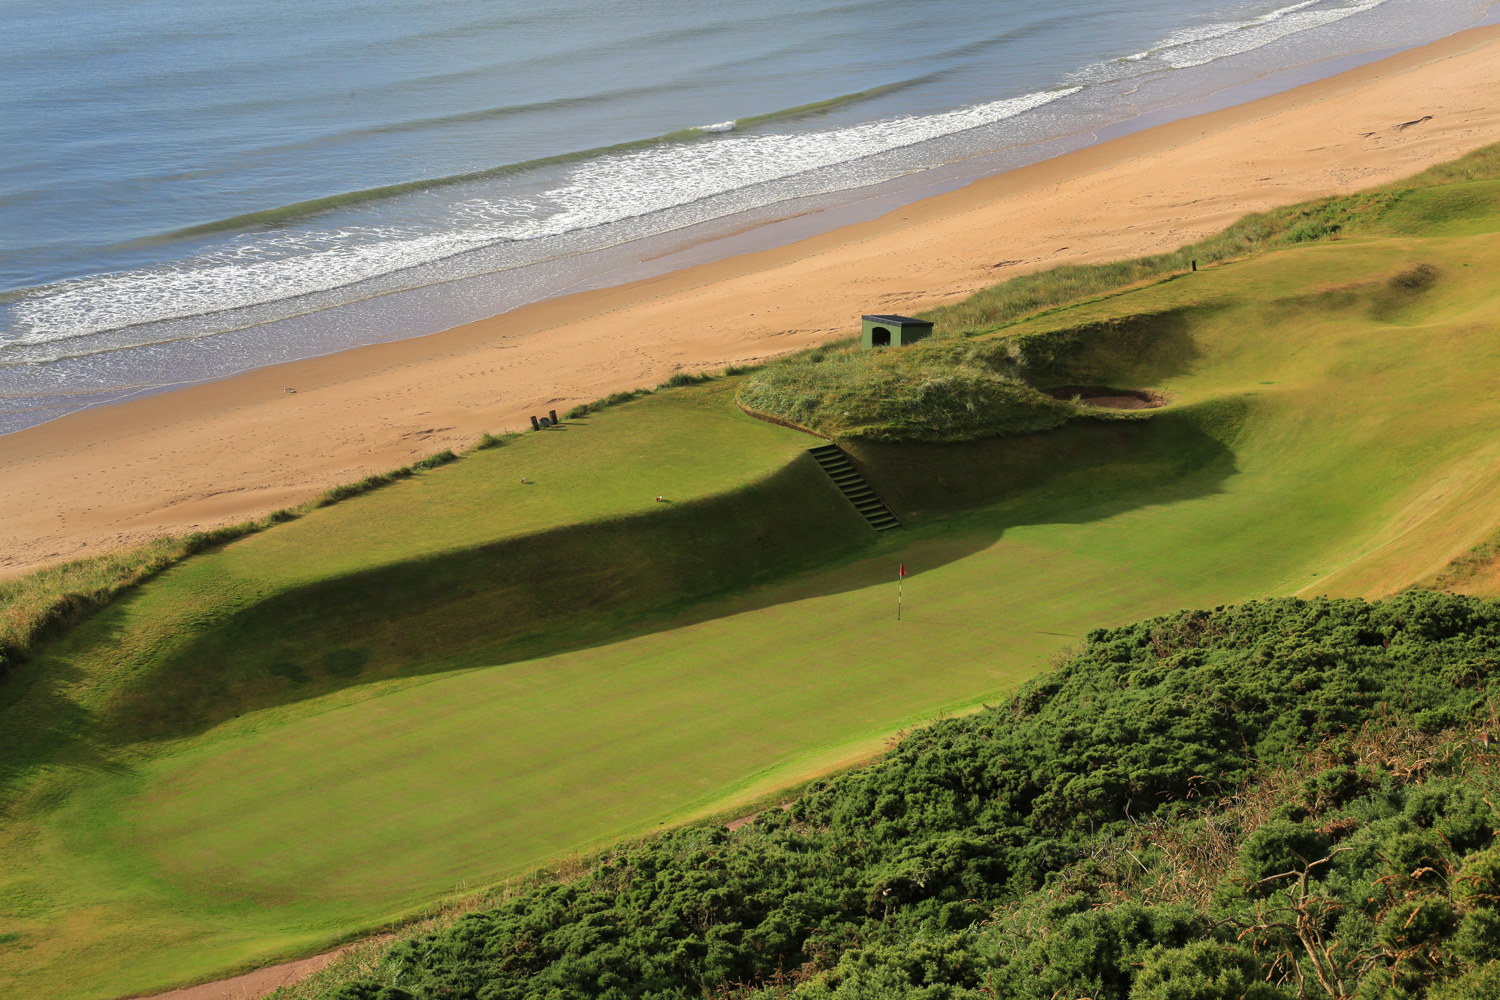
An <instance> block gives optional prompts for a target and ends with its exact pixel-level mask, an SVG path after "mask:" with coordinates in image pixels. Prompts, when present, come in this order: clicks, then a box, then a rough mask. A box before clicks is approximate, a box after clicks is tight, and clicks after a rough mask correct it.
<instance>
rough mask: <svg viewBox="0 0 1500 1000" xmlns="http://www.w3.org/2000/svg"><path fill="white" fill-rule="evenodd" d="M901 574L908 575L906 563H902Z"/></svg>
mask: <svg viewBox="0 0 1500 1000" xmlns="http://www.w3.org/2000/svg"><path fill="white" fill-rule="evenodd" d="M901 575H902V576H905V575H906V563H902V564H901Z"/></svg>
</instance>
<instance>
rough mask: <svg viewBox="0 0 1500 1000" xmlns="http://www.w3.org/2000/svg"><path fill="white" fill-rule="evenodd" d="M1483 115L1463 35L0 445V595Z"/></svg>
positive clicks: (954, 296)
mask: <svg viewBox="0 0 1500 1000" xmlns="http://www.w3.org/2000/svg"><path fill="white" fill-rule="evenodd" d="M1496 95H1500V27H1485V28H1476V29H1471V30H1469V31H1465V32H1461V33H1459V34H1457V35H1453V36H1450V37H1448V38H1445V39H1442V40H1440V41H1438V42H1434V43H1432V44H1430V45H1426V46H1422V47H1420V48H1415V49H1410V50H1407V51H1405V52H1402V53H1400V54H1398V55H1395V56H1393V57H1391V58H1389V59H1385V60H1382V61H1380V62H1376V63H1371V64H1369V65H1366V66H1362V67H1359V68H1358V69H1354V70H1351V71H1349V72H1347V73H1344V74H1341V75H1339V76H1335V77H1331V78H1328V79H1326V80H1320V81H1317V82H1315V83H1310V84H1307V85H1304V86H1302V87H1298V88H1296V89H1294V90H1290V91H1287V92H1285V93H1282V94H1277V95H1274V96H1271V97H1266V98H1263V99H1261V100H1258V101H1254V102H1252V103H1249V104H1243V105H1239V106H1236V107H1232V108H1227V109H1225V110H1222V111H1216V112H1213V113H1211V114H1206V115H1202V116H1199V117H1195V118H1186V119H1183V120H1180V121H1175V122H1170V123H1168V124H1164V125H1160V126H1157V127H1154V128H1151V129H1147V130H1144V131H1141V132H1137V133H1134V134H1131V135H1126V136H1123V137H1121V138H1118V139H1113V140H1110V141H1108V142H1103V143H1099V144H1097V145H1094V146H1090V147H1087V148H1085V149H1082V150H1079V151H1077V152H1074V153H1070V154H1067V155H1065V156H1060V157H1057V158H1055V159H1052V160H1048V161H1045V162H1043V163H1039V164H1036V165H1034V166H1031V167H1025V168H1022V169H1020V170H1015V171H1012V172H1009V173H1005V174H1001V175H998V176H995V177H991V178H987V179H985V180H981V181H979V182H977V183H975V184H972V185H970V186H969V187H966V188H963V189H961V190H957V191H951V192H948V193H946V194H941V195H938V196H935V197H932V198H929V199H927V200H925V201H921V202H916V203H913V204H910V205H907V206H904V207H902V208H898V209H896V210H895V211H893V212H891V213H890V214H889V215H887V216H885V217H883V218H880V219H877V220H875V221H873V222H863V223H858V224H855V225H850V226H846V227H844V228H841V229H837V230H834V231H832V232H828V233H824V234H822V235H818V236H815V237H812V238H809V239H806V240H803V241H801V242H798V243H794V244H791V245H788V246H784V247H779V248H776V249H771V250H764V251H760V252H756V253H748V254H744V255H742V256H737V257H731V258H728V259H725V260H721V261H717V262H714V263H709V264H702V265H699V266H695V267H691V268H687V269H684V270H681V271H676V272H673V273H670V274H667V275H663V276H661V277H656V278H651V279H649V280H644V281H639V282H635V283H632V284H628V285H623V286H620V287H617V288H611V289H604V290H600V291H591V292H585V293H580V294H576V295H571V296H566V297H562V298H557V299H551V300H548V301H545V302H540V303H536V304H534V305H530V306H525V307H522V308H520V309H516V310H514V311H512V312H509V313H506V314H504V315H501V316H497V317H494V318H492V319H488V320H483V321H480V322H477V323H470V324H467V325H465V326H460V327H457V328H455V329H452V330H448V331H445V332H443V333H438V334H433V335H431V336H426V337H418V338H413V339H409V340H403V341H398V342H395V343H389V344H379V345H374V346H369V347H361V348H356V349H354V350H350V351H345V352H343V353H340V354H334V355H329V356H326V357H322V358H315V359H311V360H307V361H298V362H293V363H289V364H284V365H277V366H273V367H268V368H261V369H257V370H255V371H251V372H247V373H244V374H241V375H237V376H234V377H232V378H228V379H224V380H221V381H217V382H212V383H205V384H201V385H196V386H191V387H188V388H184V389H180V390H176V391H173V392H166V393H161V394H158V395H154V396H149V397H146V398H142V399H137V400H134V401H131V402H126V403H119V404H115V405H110V406H102V407H98V408H95V409H91V410H85V411H82V412H79V413H74V414H71V415H69V416H67V417H63V418H61V419H59V420H56V421H53V422H51V423H48V424H44V425H41V426H39V427H33V428H30V429H28V430H25V431H20V432H18V433H15V434H11V435H6V436H4V437H0V467H3V468H4V469H5V475H4V476H3V477H0V511H3V512H4V517H3V518H0V575H14V574H17V573H21V572H25V571H26V570H28V569H30V568H33V567H36V566H38V565H42V564H46V563H50V562H57V561H61V560H65V559H71V558H78V557H82V556H86V555H91V554H94V553H97V552H100V551H106V550H108V549H110V548H114V547H119V546H123V545H129V544H133V543H137V542H140V541H144V540H146V539H149V538H151V537H154V536H157V535H160V534H163V533H176V532H183V531H191V530H198V529H203V528H207V527H211V526H214V525H219V524H225V523H231V522H234V521H240V520H244V519H246V518H250V517H255V516H258V515H261V514H264V513H266V512H269V511H271V510H275V509H277V508H279V507H285V506H291V505H294V504H297V503H300V502H302V501H303V500H306V499H308V498H310V497H312V496H314V495H316V494H317V493H319V492H321V491H322V490H324V489H326V488H328V487H329V486H332V485H334V484H335V483H340V482H347V481H350V480H354V479H358V478H360V477H362V476H365V475H368V474H370V473H372V472H381V471H385V470H386V469H390V468H393V467H395V466H399V465H403V464H406V463H408V462H410V461H412V460H413V459H416V458H419V457H422V456H424V455H427V454H430V453H432V452H434V451H438V450H440V449H442V448H447V447H452V448H455V449H457V448H462V447H466V446H467V445H469V444H471V443H472V442H473V441H474V439H475V438H476V437H478V435H479V434H480V432H481V431H492V432H494V431H502V430H505V429H507V428H509V429H514V430H519V429H521V428H522V427H523V426H529V421H528V420H527V416H528V415H529V414H533V413H534V414H538V415H540V414H544V413H545V412H546V411H547V410H549V409H557V410H559V411H561V410H565V409H567V408H568V407H569V406H571V405H573V404H574V403H578V402H583V401H587V400H590V399H594V398H597V397H599V396H602V395H605V394H607V393H610V392H613V391H617V390H621V389H628V388H634V387H637V386H643V385H653V384H655V383H657V382H659V381H661V380H662V379H664V378H666V377H667V376H668V375H670V374H671V373H672V372H674V371H678V370H688V371H698V370H713V369H718V368H722V367H723V366H724V365H727V364H731V363H744V362H751V361H756V360H760V359H764V358H769V357H773V356H775V355H778V354H782V353H785V352H788V351H792V350H796V349H799V348H802V347H806V346H809V345H812V344H816V343H819V342H821V341H824V340H828V339H831V338H834V337H840V336H847V335H850V334H852V333H855V332H857V330H858V317H859V315H860V314H861V313H910V312H916V311H919V310H922V309H927V308H931V307H933V306H937V305H942V304H946V303H950V302H954V301H956V300H959V299H962V298H963V297H965V296H967V295H969V294H970V293H972V292H974V291H976V290H978V289H980V288H983V287H984V286H986V285H989V284H993V283H995V282H996V281H999V280H1002V279H1004V278H1007V277H1010V276H1012V275H1015V274H1019V273H1023V272H1026V271H1031V270H1037V269H1040V268H1044V267H1049V266H1052V265H1055V264H1059V263H1065V262H1086V261H1100V260H1109V259H1114V258H1118V257H1125V256H1133V255H1136V254H1142V253H1151V252H1155V251H1159V250H1164V249H1170V248H1173V247H1176V246H1179V245H1181V244H1183V243H1187V242H1190V241H1193V240H1196V239H1199V238H1202V237H1204V236H1206V235H1208V234H1210V233H1212V232H1215V231H1217V230H1219V229H1222V228H1223V227H1224V226H1226V225H1228V224H1229V223H1231V222H1233V221H1234V220H1235V219H1236V218H1238V217H1239V216H1241V215H1243V214H1245V213H1246V212H1253V211H1259V210H1263V209H1266V208H1269V207H1271V206H1274V205H1278V204H1286V203H1289V202H1296V201H1301V200H1303V199H1307V198H1315V197H1320V196H1325V195H1332V194H1339V193H1344V192H1348V191H1352V190H1356V189H1359V188H1362V187H1368V186H1371V185H1375V184H1380V183H1383V182H1385V181H1389V180H1393V179H1395V178H1399V177H1402V176H1405V175H1409V174H1412V173H1415V172H1417V171H1419V170H1421V169H1423V168H1425V167H1427V166H1430V165H1431V164H1433V163H1438V162H1441V161H1444V160H1450V159H1453V158H1455V157H1457V156H1460V155H1462V154H1463V153H1465V152H1468V151H1469V150H1472V149H1475V148H1477V147H1479V146H1483V145H1487V144H1489V143H1493V142H1496V141H1500V98H1497V97H1496ZM1407 123H1415V124H1407ZM1403 125H1405V127H1402V126H1403ZM288 390H294V391H288Z"/></svg>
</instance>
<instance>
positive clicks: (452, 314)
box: [0, 4, 1500, 572]
mask: <svg viewBox="0 0 1500 1000" xmlns="http://www.w3.org/2000/svg"><path fill="white" fill-rule="evenodd" d="M1491 24H1500V4H1497V5H1494V6H1492V7H1491V8H1487V9H1486V11H1485V13H1484V14H1483V15H1482V16H1481V17H1480V18H1479V19H1477V20H1476V21H1475V22H1474V23H1473V24H1471V25H1469V26H1468V28H1466V29H1460V32H1455V33H1453V34H1458V33H1461V32H1462V31H1464V30H1472V29H1474V28H1477V27H1483V26H1487V25H1491ZM1443 37H1451V35H1449V36H1443ZM1440 40H1441V39H1432V40H1430V41H1431V42H1436V41H1440ZM1429 43H1430V42H1412V43H1409V44H1406V45H1400V46H1395V47H1387V48H1376V49H1370V50H1365V51H1360V52H1353V53H1349V54H1346V55H1343V56H1334V57H1331V58H1328V59H1324V60H1318V61H1315V62H1309V63H1299V64H1293V65H1290V66H1286V67H1282V68H1280V69H1275V70H1270V71H1268V72H1265V73H1263V74H1262V75H1260V76H1257V77H1254V78H1252V79H1249V80H1245V81H1242V82H1240V83H1235V84H1230V85H1228V86H1226V87H1224V88H1222V89H1220V90H1210V91H1207V92H1205V93H1202V94H1200V95H1198V96H1195V97H1191V98H1187V99H1185V100H1183V101H1181V102H1179V103H1176V104H1168V105H1164V106H1161V107H1156V108H1153V109H1151V110H1147V111H1140V112H1138V113H1137V114H1134V115H1131V116H1129V117H1125V118H1119V119H1114V120H1110V121H1106V122H1104V123H1102V124H1099V125H1096V126H1090V127H1086V128H1082V129H1079V130H1078V131H1075V132H1064V133H1060V134H1058V135H1055V136H1052V137H1050V138H1046V139H1041V140H1036V141H1034V142H1026V143H1022V144H1020V145H1018V146H1011V147H1005V148H1001V149H997V150H993V151H991V152H988V153H982V154H978V155H975V156H971V157H964V158H960V159H957V160H954V161H952V162H949V163H946V164H942V165H939V166H935V167H930V168H926V169H923V170H920V171H917V172H915V173H911V174H905V175H901V176H897V177H893V178H891V179H889V180H886V181H881V182H878V183H875V184H871V185H868V186H865V187H857V188H854V189H850V190H846V191H837V192H830V193H826V194H819V195H806V196H799V197H795V198H790V199H787V200H785V201H779V202H774V203H771V204H767V205H762V206H759V207H757V208H752V209H747V210H745V211H743V212H737V213H734V214H731V215H727V216H723V217H720V218H714V219H709V220H706V221H703V222H698V223H693V224H691V225H688V226H685V227H683V228H681V229H674V230H668V231H666V232H661V233H656V234H653V235H648V236H643V237H639V238H636V239H631V240H626V241H624V242H621V243H615V244H611V245H608V246H604V247H601V248H598V249H593V250H586V251H580V252H577V253H570V254H563V255H562V256H560V257H556V258H547V259H545V260H541V261H538V262H534V263H531V264H526V265H522V266H519V267H515V268H507V269H501V270H497V271H488V272H479V273H475V274H471V275H468V276H459V277H453V278H448V279H443V280H438V281H433V282H428V283H420V284H418V285H415V286H413V287H411V288H406V289H400V290H395V291H385V292H374V293H372V294H369V295H366V296H362V297H356V298H353V299H351V300H349V301H347V302H345V303H343V304H341V305H335V306H326V307H318V308H313V309H309V310H306V311H296V312H293V313H292V314H291V315H289V316H287V317H284V318H282V319H275V320H267V321H264V322H256V323H250V324H247V325H245V326H241V327H236V328H234V329H231V330H227V331H224V332H223V333H219V334H214V335H212V336H209V337H204V338H196V337H187V338H185V339H167V340H162V341H155V340H147V341H145V342H143V343H142V344H140V345H138V346H134V347H117V348H112V349H110V350H106V351H102V352H95V353H88V352H86V353H85V354H83V355H81V356H77V357H72V356H64V357H62V358H59V359H58V360H57V361H55V362H44V364H46V365H51V364H64V365H66V364H70V363H73V362H83V361H86V360H87V359H89V358H102V357H109V356H112V355H118V357H120V358H122V359H125V368H126V369H127V370H132V369H138V368H139V367H140V366H141V365H143V364H144V366H145V369H146V370H149V369H150V368H151V367H153V366H154V365H167V366H168V367H170V368H173V369H176V370H178V373H179V374H181V376H182V377H180V378H174V379H171V380H170V381H152V380H151V379H150V377H149V376H147V377H146V380H145V382H143V383H142V384H139V385H135V386H122V387H118V388H112V389H108V388H107V389H99V390H95V391H89V392H84V393H82V394H72V393H66V394H63V395H61V396H59V395H48V394H46V393H42V394H39V395H31V396H23V397H19V398H22V399H25V400H27V401H29V402H30V403H32V404H33V405H32V406H31V407H28V408H23V409H18V410H11V411H6V412H3V413H0V436H4V435H6V434H11V433H16V432H18V431H21V430H26V429H29V428H30V427H34V426H40V424H42V423H47V422H49V421H51V420H55V419H59V418H60V417H62V416H66V415H68V414H69V413H74V412H79V411H80V410H85V409H91V408H94V407H99V406H112V405H116V404H119V403H126V402H131V401H134V400H138V399H142V398H145V397H147V396H152V395H157V394H160V393H163V392H173V391H176V390H179V389H182V388H186V387H189V386H193V385H199V384H206V383H209V382H215V381H221V380H223V379H226V378H232V377H234V376H235V375H240V374H244V373H247V372H250V371H254V370H257V369H259V368H265V367H270V366H272V365H275V364H283V363H289V362H294V361H302V360H311V359H313V358H317V357H322V356H326V355H329V354H336V353H340V352H342V351H346V350H354V349H357V348H359V347H364V346H370V345H373V344H380V343H389V342H393V341H397V340H405V339H410V338H412V337H422V336H429V335H431V334H434V333H442V332H444V331H446V330H449V329H453V328H455V327H458V326H463V325H465V324H467V323H470V322H477V321H481V320H485V319H492V318H494V317H496V316H500V315H504V314H505V313H508V312H512V311H514V310H515V309H517V308H520V307H522V306H525V305H530V304H533V303H537V302H543V301H546V300H548V299H551V298H557V297H561V296H563V295H568V294H573V293H576V292H579V291H589V290H597V289H602V288H609V287H614V286H618V285H621V284H626V283H628V282H630V281H633V280H640V279H643V278H649V277H657V276H660V275H663V274H667V273H670V272H672V271H675V270H679V269H682V268H685V267H691V266H695V265H698V264H705V263H714V262H717V261H720V260H723V259H725V258H727V257H731V256H736V255H739V254H743V253H752V252H755V251H759V250H767V249H775V248H777V247H782V246H786V245H788V244H790V243H794V242H797V241H799V240H802V239H806V238H809V237H812V236H818V235H822V234H824V233H827V232H830V231H832V230H835V229H838V228H841V227H843V226H847V225H850V224H853V223H857V222H868V221H873V220H875V219H877V218H879V217H881V216H883V215H886V214H889V213H890V212H893V211H896V210H897V209H899V208H902V207H904V206H906V205H909V204H912V203H914V202H917V201H921V200H923V199H925V198H929V197H933V196H935V195H939V194H943V193H946V192H949V191H953V190H956V189H958V188H962V187H965V186H967V185H969V184H972V183H975V182H976V181H979V180H983V179H986V178H989V177H993V176H997V175H999V174H1002V173H1008V172H1010V171H1013V170H1016V169H1019V168H1022V167H1027V166H1032V165H1035V164H1038V163H1041V162H1045V161H1046V160H1049V159H1054V158H1056V157H1058V156H1063V155H1066V154H1068V153H1071V152H1075V151H1077V150H1079V149H1082V148H1086V147H1088V146H1093V145H1098V144H1100V143H1103V142H1107V141H1109V140H1111V139H1114V138H1119V137H1121V136H1125V135H1130V134H1133V133H1135V132H1139V131H1142V130H1145V129H1148V128H1152V127H1155V126H1157V125H1162V124H1167V123H1170V122H1175V121H1179V120H1181V119H1185V118H1190V117H1196V116H1198V115H1202V114H1207V113H1209V112H1212V111H1218V110H1222V109H1224V108H1228V107H1232V106H1235V105H1239V104H1246V103H1250V102H1252V101H1254V100H1257V99H1259V98H1262V97H1267V96H1272V95H1274V94H1279V93H1282V92H1285V91H1288V90H1292V89H1295V88H1297V87H1300V86H1304V85H1306V84H1309V83H1315V82H1318V81H1320V80H1324V79H1327V78H1329V77H1333V76H1337V75H1339V74H1341V73H1344V72H1346V71H1348V70H1352V69H1356V68H1358V67H1361V66H1364V65H1367V64H1369V63H1373V62H1378V61H1381V60H1383V59H1387V58H1390V57H1391V56H1394V55H1398V54H1400V53H1401V52H1405V51H1407V50H1409V49H1413V48H1419V47H1421V46H1422V45H1426V44H1429ZM358 284H360V283H356V286H357V285H358ZM527 285H531V286H534V287H531V288H530V289H529V290H524V291H521V292H520V293H519V294H517V293H516V292H515V288H516V287H517V286H527ZM190 319H191V318H189V321H190ZM169 322H179V321H169ZM155 325H156V324H151V323H148V324H145V326H146V327H152V326H155ZM350 327H363V328H364V332H363V333H362V334H360V335H356V336H353V337H350V336H348V335H346V334H345V333H344V332H343V331H344V330H346V329H348V328H350ZM231 341H233V342H235V346H233V347H230V348H229V353H230V354H241V355H245V354H247V353H248V354H251V355H253V354H255V353H257V350H256V348H255V347H254V346H253V342H255V341H260V342H261V343H260V348H261V350H260V353H262V354H263V358H262V360H259V361H250V362H248V363H246V360H245V358H243V357H242V358H241V363H238V364H236V363H235V362H233V361H228V362H227V366H226V361H225V359H223V358H218V359H216V360H214V361H211V362H210V363H209V365H210V367H215V366H219V367H221V369H222V370H219V371H204V370H202V368H201V367H200V368H199V370H198V371H197V372H194V371H192V369H193V368H194V366H195V361H194V360H193V355H195V354H200V353H209V352H204V351H203V347H204V346H205V345H213V346H216V347H218V348H219V349H220V350H222V349H223V346H222V345H225V344H228V343H230V342H231ZM286 341H290V342H294V343H300V344H302V345H303V346H301V347H296V348H293V349H291V350H290V351H284V353H285V354H287V356H285V357H282V358H280V359H279V360H271V358H272V357H273V354H267V353H265V352H266V351H267V350H269V351H272V352H274V351H276V350H283V349H284V347H285V344H284V343H282V342H286ZM141 352H161V353H164V354H167V355H171V357H172V360H171V361H170V362H168V361H167V360H166V358H164V357H160V356H158V357H157V358H156V359H155V361H154V362H153V361H151V360H145V361H142V360H141V359H139V358H138V355H139V354H140V353H141ZM213 353H217V352H213ZM197 364H200V365H201V362H197ZM184 369H185V370H184ZM70 377H71V376H70V375H68V374H64V376H63V379H64V381H66V380H67V379H68V378H70ZM74 399H81V400H83V402H82V403H80V404H74V403H72V402H71V400H74ZM53 411H61V412H53ZM28 413H35V414H38V415H41V414H46V415H45V416H42V418H41V419H40V420H38V421H36V422H27V421H28V417H27V416H26V415H27V414H28ZM0 572H3V570H0Z"/></svg>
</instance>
